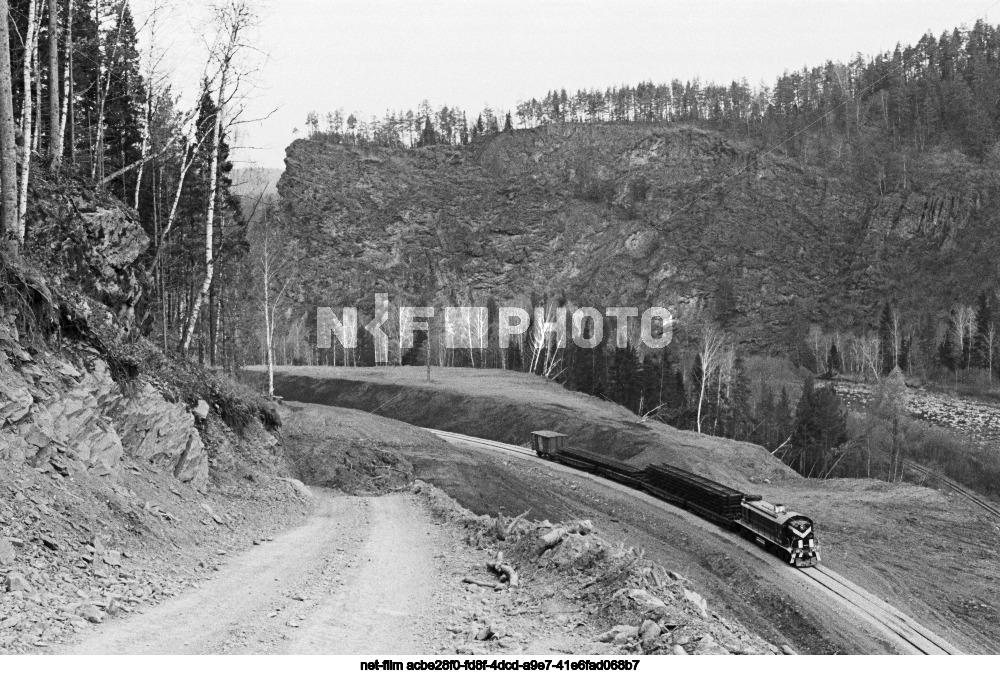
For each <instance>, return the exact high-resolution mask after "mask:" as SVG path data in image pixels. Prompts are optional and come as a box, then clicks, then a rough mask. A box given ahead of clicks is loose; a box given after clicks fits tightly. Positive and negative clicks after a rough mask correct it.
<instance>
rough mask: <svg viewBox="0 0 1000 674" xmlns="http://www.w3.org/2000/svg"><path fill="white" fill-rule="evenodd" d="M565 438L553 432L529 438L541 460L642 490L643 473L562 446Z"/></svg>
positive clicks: (597, 456) (536, 433)
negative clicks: (547, 460) (557, 463)
mask: <svg viewBox="0 0 1000 674" xmlns="http://www.w3.org/2000/svg"><path fill="white" fill-rule="evenodd" d="M566 437H567V436H565V435H563V434H562V433H555V432H553V431H536V432H535V433H534V434H533V437H532V445H533V447H534V450H535V453H536V454H537V455H538V456H540V457H542V458H545V459H552V460H553V461H558V462H559V463H562V464H565V465H567V466H571V467H572V468H576V469H577V470H583V471H586V472H588V473H593V474H595V475H600V476H601V477H606V478H608V479H610V480H614V481H615V482H620V483H622V484H625V485H628V486H630V487H633V488H635V489H642V488H643V480H642V478H643V471H642V469H640V468H636V467H635V466H630V465H629V464H627V463H624V462H623V461H616V460H615V459H612V458H610V457H607V456H601V455H600V454H594V453H593V452H588V451H587V450H585V449H577V448H576V447H566V445H565V440H564V438H566Z"/></svg>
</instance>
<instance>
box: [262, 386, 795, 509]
mask: <svg viewBox="0 0 1000 674" xmlns="http://www.w3.org/2000/svg"><path fill="white" fill-rule="evenodd" d="M253 376H254V377H257V378H260V377H263V372H262V371H261V369H260V368H254V373H253ZM426 376H427V374H426V370H425V369H424V368H421V367H393V368H344V367H339V368H330V367H283V368H277V369H276V371H275V393H277V394H278V395H279V396H283V397H285V398H287V399H289V400H296V401H299V402H307V403H316V404H321V405H335V406H337V407H347V408H352V409H357V410H363V411H366V412H373V413H375V414H378V415H380V416H383V417H389V418H390V419H396V420H399V421H404V422H406V423H408V424H413V425H415V426H421V427H424V428H434V429H437V430H443V431H454V432H457V433H470V432H472V431H474V432H475V433H474V434H475V435H476V436H477V437H482V438H487V439H490V440H496V441H498V442H507V443H511V444H524V443H525V442H527V439H528V438H529V436H530V433H531V431H534V430H538V429H540V428H545V429H550V430H555V431H560V432H563V433H567V434H569V435H571V436H572V438H573V442H574V444H575V446H578V447H581V448H583V449H587V450H589V451H592V452H597V453H599V454H604V455H606V456H611V457H613V458H616V459H620V460H625V461H629V462H632V463H634V464H635V465H638V466H643V465H645V464H647V463H662V462H666V463H670V464H672V465H676V466H679V467H681V468H684V469H686V470H690V471H692V472H696V473H699V474H701V475H705V476H707V477H710V478H712V479H714V480H718V481H720V482H724V483H726V484H730V485H732V486H734V487H737V488H743V489H746V490H749V489H751V488H753V484H754V483H757V482H764V481H767V482H775V481H777V482H780V481H783V480H787V479H795V478H797V477H798V476H797V475H796V473H795V472H794V471H792V470H791V469H790V468H788V467H787V466H785V465H784V464H783V463H782V462H781V461H779V460H778V459H776V458H774V457H773V456H771V455H770V454H769V453H768V452H767V451H766V450H764V449H763V448H762V447H760V446H758V445H753V444H750V443H745V442H734V441H731V440H721V439H718V438H713V437H708V436H705V435H699V434H697V433H692V432H689V431H680V430H677V429H676V428H673V427H671V426H668V425H666V424H662V423H660V422H655V421H649V422H644V421H643V420H641V419H640V418H639V417H637V416H636V415H634V414H632V413H631V412H629V411H628V410H626V409H624V408H623V407H621V406H619V405H615V404H613V403H610V402H607V401H603V400H599V399H596V398H593V397H591V396H587V395H584V394H582V393H572V392H569V391H566V390H565V389H564V388H563V387H561V386H559V385H558V384H556V383H555V382H551V381H548V380H545V379H542V378H540V377H535V376H532V375H529V374H524V373H520V372H508V371H497V370H472V369H455V368H448V369H443V368H440V369H438V368H435V369H434V370H433V372H432V373H431V380H430V381H429V382H428V381H427V380H426Z"/></svg>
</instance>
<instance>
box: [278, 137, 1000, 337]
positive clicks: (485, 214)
mask: <svg viewBox="0 0 1000 674" xmlns="http://www.w3.org/2000/svg"><path fill="white" fill-rule="evenodd" d="M903 184H905V186H906V187H905V190H900V191H896V192H888V191H886V190H885V189H884V183H882V184H880V183H878V182H872V183H871V184H870V185H867V186H866V185H862V184H861V183H860V182H859V180H858V179H856V176H855V177H850V176H848V175H846V174H845V173H844V171H842V170H841V171H836V172H835V171H834V170H832V169H830V170H826V169H821V168H816V167H814V166H808V165H806V166H803V165H802V164H800V163H799V162H798V161H793V160H791V159H786V158H783V157H777V156H773V155H766V156H765V155H763V154H760V153H758V152H757V151H756V150H755V149H754V148H752V147H751V146H749V145H747V144H746V143H743V142H741V141H734V140H732V139H729V138H727V137H726V136H724V135H722V134H719V133H715V132H709V131H704V130H700V129H695V128H687V127H680V126H645V125H628V126H612V125H604V126H598V125H572V124H568V125H553V126H548V127H544V128H540V129H534V130H531V131H518V132H517V133H516V134H514V135H505V134H501V135H498V136H496V137H494V138H491V139H488V140H485V141H481V142H479V143H477V144H474V145H472V146H469V147H462V148H453V147H441V146H434V147H427V148H421V149H418V150H385V149H364V148H357V147H345V146H340V145H333V144H328V143H326V142H324V141H322V140H299V141H296V142H295V143H293V144H292V145H291V146H290V147H289V148H288V154H287V159H286V172H285V174H284V176H283V177H282V179H281V181H280V182H279V184H278V189H279V191H280V192H281V196H282V200H283V203H284V204H285V207H286V208H287V209H288V212H289V214H290V216H291V217H292V219H293V221H294V223H295V228H296V234H297V236H298V237H299V239H300V242H301V243H302V245H303V246H304V248H305V250H304V257H305V258H306V260H307V261H306V266H307V272H306V273H307V283H305V284H304V286H305V290H304V295H303V296H302V297H301V298H300V300H301V301H302V302H303V303H304V304H305V305H307V306H315V305H317V304H319V305H329V306H341V305H347V304H351V303H354V302H358V301H359V300H361V301H364V300H368V302H369V303H370V301H371V296H372V293H374V292H375V291H376V289H378V290H379V291H388V292H390V293H393V294H394V295H395V296H397V297H398V298H400V299H401V300H424V301H430V300H435V301H439V302H454V301H456V300H460V301H465V300H468V299H470V298H472V299H474V300H475V301H479V302H482V301H485V299H486V298H487V297H492V298H493V299H494V300H496V301H498V302H502V301H510V300H520V301H525V300H526V299H527V298H528V297H529V296H530V295H531V294H532V293H535V294H536V295H537V296H538V297H542V296H544V297H547V298H549V299H559V298H562V297H565V298H566V299H567V300H568V301H569V302H571V303H573V304H575V305H577V306H582V305H586V304H593V305H595V306H607V305H614V304H640V305H650V304H654V303H655V304H661V305H667V306H672V307H675V308H678V309H680V308H683V306H684V305H685V304H686V303H688V302H690V301H692V300H695V299H702V300H706V301H707V302H708V303H709V304H710V305H715V306H716V309H717V310H718V312H719V313H720V315H721V316H722V318H723V320H724V322H727V323H728V324H729V327H730V328H731V329H733V330H735V331H736V332H737V333H738V334H739V335H740V338H741V339H742V340H743V341H744V342H745V343H746V344H748V345H750V346H751V347H752V348H757V349H761V350H767V349H775V348H781V347H782V346H783V345H787V344H788V343H791V338H790V336H789V335H790V333H792V332H794V331H795V330H796V329H800V327H801V325H802V324H805V323H806V322H810V321H813V322H818V323H821V324H826V325H828V326H829V327H833V326H837V327H840V328H842V329H850V328H852V327H859V326H861V325H863V324H864V323H866V322H869V321H872V320H875V314H876V312H877V309H876V307H877V306H878V305H879V304H880V303H881V302H883V301H885V299H887V298H894V299H896V300H897V301H898V302H899V303H900V304H901V305H902V306H903V307H904V308H907V309H910V308H929V309H938V308H943V307H946V306H948V305H949V304H950V303H951V302H953V301H956V300H959V299H962V300H964V301H966V302H971V301H972V299H973V298H972V297H971V296H970V295H971V294H974V292H975V291H976V290H978V289H979V288H980V287H984V286H985V285H987V284H989V283H991V282H993V281H995V280H997V276H996V272H995V271H994V270H993V265H990V264H989V263H988V258H989V257H990V256H991V255H992V254H993V253H994V252H997V251H996V247H997V244H995V243H993V242H992V240H991V239H992V237H990V236H988V232H989V230H990V228H991V227H992V219H993V217H994V216H993V211H994V209H992V208H991V207H990V204H992V203H993V202H994V200H995V198H996V194H995V189H994V188H993V187H992V185H993V184H994V179H993V171H992V170H990V169H988V168H984V167H983V166H982V165H978V164H973V163H972V162H970V161H969V160H967V159H966V158H964V157H963V156H962V155H958V154H957V153H955V154H953V155H944V156H934V155H930V156H929V157H928V158H927V159H925V160H924V162H923V164H921V165H920V166H913V167H910V174H909V176H908V178H907V180H906V181H905V182H904V183H903ZM880 185H883V186H881V187H880ZM931 268H933V269H935V270H936V272H935V273H936V276H935V277H934V278H933V279H931V280H928V278H927V274H926V270H927V269H931ZM796 326H799V327H796Z"/></svg>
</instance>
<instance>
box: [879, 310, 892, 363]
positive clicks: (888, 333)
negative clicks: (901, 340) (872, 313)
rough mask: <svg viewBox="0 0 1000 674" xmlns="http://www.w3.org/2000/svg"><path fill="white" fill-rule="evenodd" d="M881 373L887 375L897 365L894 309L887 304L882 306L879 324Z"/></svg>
mask: <svg viewBox="0 0 1000 674" xmlns="http://www.w3.org/2000/svg"><path fill="white" fill-rule="evenodd" d="M878 336H879V372H880V373H881V374H883V375H887V374H889V373H890V372H892V368H893V367H895V365H896V362H895V361H896V358H895V354H896V337H895V335H894V334H893V330H892V307H890V306H889V303H888V302H886V303H885V304H884V305H883V306H882V320H881V321H880V322H879V328H878Z"/></svg>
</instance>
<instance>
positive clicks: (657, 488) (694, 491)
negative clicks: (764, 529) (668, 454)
mask: <svg viewBox="0 0 1000 674" xmlns="http://www.w3.org/2000/svg"><path fill="white" fill-rule="evenodd" d="M645 478H646V485H645V486H646V491H648V492H649V493H651V494H653V495H654V496H659V497H660V498H661V499H663V500H664V501H668V502H670V503H674V504H675V505H679V506H680V507H682V508H685V509H687V510H690V511H692V512H694V513H696V514H698V515H701V516H702V517H704V518H705V519H707V520H711V521H713V522H716V523H717V524H722V525H725V526H729V525H731V524H733V523H734V522H736V521H737V520H739V519H740V516H741V508H740V505H741V504H742V503H743V493H742V492H739V491H737V490H735V489H731V488H730V487H727V486H726V485H723V484H719V483H718V482H713V481H712V480H709V479H708V478H704V477H702V476H701V475H695V474H694V473H689V472H688V471H686V470H682V469H680V468H677V467H676V466H669V465H667V464H665V463H664V464H660V465H658V466H647V467H646V470H645Z"/></svg>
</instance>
